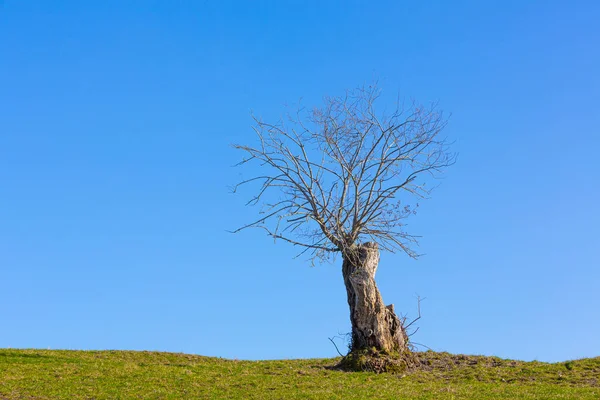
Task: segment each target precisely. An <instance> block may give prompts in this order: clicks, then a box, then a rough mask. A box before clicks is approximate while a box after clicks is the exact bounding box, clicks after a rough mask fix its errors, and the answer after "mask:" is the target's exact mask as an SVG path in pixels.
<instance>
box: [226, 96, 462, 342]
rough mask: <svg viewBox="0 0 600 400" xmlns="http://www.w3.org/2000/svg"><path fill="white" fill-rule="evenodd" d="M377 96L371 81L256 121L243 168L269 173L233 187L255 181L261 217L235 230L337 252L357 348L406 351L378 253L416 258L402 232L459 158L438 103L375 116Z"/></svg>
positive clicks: (315, 254) (318, 254) (324, 254)
mask: <svg viewBox="0 0 600 400" xmlns="http://www.w3.org/2000/svg"><path fill="white" fill-rule="evenodd" d="M379 98H380V90H379V89H378V88H377V86H376V85H373V86H368V87H361V88H358V89H355V90H352V91H349V92H347V93H346V94H345V95H344V96H341V97H326V98H325V99H324V106H323V107H321V108H316V109H314V110H312V111H306V110H305V109H299V110H298V112H297V113H296V114H295V115H294V116H288V118H287V119H286V120H285V121H280V122H278V123H275V124H270V123H267V122H264V121H262V120H261V119H258V118H255V117H254V122H255V126H254V130H255V132H256V134H257V136H258V143H257V145H255V146H254V147H253V146H246V145H235V146H234V147H235V148H237V149H239V150H242V151H243V152H244V153H245V158H244V159H243V160H242V161H241V162H240V163H239V165H244V164H247V163H250V162H256V163H258V164H259V165H260V166H261V167H262V168H261V171H264V173H263V174H261V175H258V176H253V177H252V178H250V179H246V180H243V181H242V182H240V183H238V184H237V185H236V186H235V189H236V190H237V188H239V187H240V186H242V185H248V184H256V185H257V186H256V188H257V192H256V195H255V196H254V197H253V198H251V199H250V201H249V202H248V203H247V204H248V205H259V206H260V207H261V211H260V218H258V219H257V220H255V221H253V222H251V223H249V224H247V225H244V226H242V227H241V228H239V229H238V230H237V231H236V232H238V231H240V230H243V229H247V228H259V229H262V230H264V231H265V232H266V233H267V235H269V236H271V237H273V238H274V239H280V240H283V241H286V242H289V243H291V244H293V245H295V246H299V247H300V248H301V252H300V254H305V253H308V254H310V256H311V259H312V260H313V261H314V260H315V259H321V260H323V259H327V258H329V257H330V256H332V255H334V254H336V253H341V256H342V260H343V263H342V274H343V277H344V283H345V285H346V291H347V294H348V304H349V306H350V320H351V323H352V343H351V349H352V350H360V349H364V348H372V347H375V348H376V349H378V350H382V351H386V352H390V351H399V352H404V351H408V347H407V346H408V337H407V334H406V330H405V328H404V327H403V326H402V322H401V320H400V319H399V318H398V316H397V315H396V313H395V312H394V306H393V305H389V306H387V307H386V306H385V305H384V303H383V300H382V298H381V294H380V293H379V290H378V289H377V285H376V284H375V272H376V270H377V267H378V263H379V250H380V249H381V250H386V251H391V252H395V251H402V252H404V253H406V254H407V255H408V256H410V257H413V258H416V257H417V256H418V254H417V253H416V252H415V250H414V245H416V244H417V239H418V238H417V237H416V236H413V235H411V234H409V233H407V232H406V231H405V220H406V218H407V217H409V216H410V215H412V214H414V213H415V208H416V207H417V206H418V203H417V204H412V203H411V202H410V201H411V200H413V201H414V200H418V199H422V198H426V197H427V196H428V195H429V193H430V192H431V187H430V184H431V181H432V178H434V179H435V178H437V177H439V175H440V173H441V172H442V171H443V169H444V168H445V167H447V166H449V165H451V164H452V163H453V162H454V159H455V156H454V154H452V153H450V152H449V143H448V142H447V140H446V139H445V138H443V137H441V135H440V133H441V131H442V130H443V128H444V127H445V126H446V122H447V120H446V119H445V118H444V117H443V115H442V113H441V112H439V111H438V110H437V105H436V104H433V105H431V106H429V107H423V106H420V105H417V104H416V103H411V104H409V105H408V106H405V105H404V104H402V103H401V102H400V101H397V102H396V104H395V106H394V108H393V110H391V112H385V111H383V112H378V111H376V109H375V104H376V103H377V101H378V99H379ZM428 183H429V184H428Z"/></svg>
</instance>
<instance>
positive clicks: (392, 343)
mask: <svg viewBox="0 0 600 400" xmlns="http://www.w3.org/2000/svg"><path fill="white" fill-rule="evenodd" d="M378 264H379V248H378V246H377V243H371V242H369V243H363V244H360V245H357V246H354V247H353V248H352V249H350V250H349V251H348V252H346V254H344V255H343V264H342V274H343V275H344V284H345V285H346V292H347V294H348V305H349V306H350V321H351V322H352V346H351V351H355V350H362V349H371V348H375V349H377V350H378V351H385V352H388V353H391V352H399V353H404V352H406V351H407V350H408V336H407V335H406V331H405V329H404V327H403V326H402V322H401V321H400V319H399V318H398V316H397V315H396V313H395V312H394V305H393V304H390V305H389V306H387V307H386V306H385V305H384V303H383V299H382V297H381V294H380V293H379V289H377V285H376V283H375V272H376V271H377V266H378Z"/></svg>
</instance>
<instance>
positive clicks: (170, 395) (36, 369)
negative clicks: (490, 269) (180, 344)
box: [0, 349, 600, 400]
mask: <svg viewBox="0 0 600 400" xmlns="http://www.w3.org/2000/svg"><path fill="white" fill-rule="evenodd" d="M419 357H420V358H421V360H422V363H423V368H422V369H421V370H419V371H416V372H411V373H404V374H389V373H385V374H374V373H367V372H342V371H337V370H335V369H332V368H331V367H332V366H334V365H335V364H336V363H337V362H338V361H339V359H314V360H285V361H235V360H224V359H219V358H210V357H201V356H194V355H188V354H173V353H157V352H134V351H67V350H13V349H0V399H2V400H5V399H96V400H99V399H186V398H194V399H197V398H200V399H213V398H214V399H319V398H322V399H404V398H406V399H600V357H597V358H588V359H582V360H576V361H570V362H568V363H557V364H547V363H541V362H522V361H511V360H502V359H499V358H495V357H482V356H461V355H450V354H447V353H434V352H425V353H420V355H419Z"/></svg>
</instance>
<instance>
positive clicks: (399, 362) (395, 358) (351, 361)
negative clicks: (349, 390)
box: [337, 348, 420, 374]
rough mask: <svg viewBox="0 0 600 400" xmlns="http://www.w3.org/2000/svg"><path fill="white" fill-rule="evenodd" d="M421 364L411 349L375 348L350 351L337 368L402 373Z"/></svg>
mask: <svg viewBox="0 0 600 400" xmlns="http://www.w3.org/2000/svg"><path fill="white" fill-rule="evenodd" d="M419 365H420V363H419V359H418V358H417V356H416V355H415V354H414V353H413V352H412V351H410V350H408V349H407V350H405V351H403V352H402V353H398V352H393V353H387V352H383V351H378V350H377V349H375V348H372V349H363V350H354V351H351V352H350V353H348V354H347V355H346V356H345V357H344V358H342V360H341V361H340V362H339V364H338V365H337V368H339V369H341V370H343V371H350V372H375V373H378V374H379V373H382V372H391V373H401V372H405V371H407V370H411V369H415V368H417V367H418V366H419Z"/></svg>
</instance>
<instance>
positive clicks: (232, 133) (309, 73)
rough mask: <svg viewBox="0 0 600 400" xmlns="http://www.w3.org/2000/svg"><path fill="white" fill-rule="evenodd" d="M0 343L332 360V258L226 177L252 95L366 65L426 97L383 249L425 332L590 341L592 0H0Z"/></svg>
mask: <svg viewBox="0 0 600 400" xmlns="http://www.w3.org/2000/svg"><path fill="white" fill-rule="evenodd" d="M0 4H2V5H0V283H1V285H2V288H1V290H0V319H1V321H2V328H1V329H0V347H19V348H23V347H26V348H32V347H38V348H69V349H138V350H141V349H145V350H163V351H177V352H179V351H181V352H189V353H196V354H202V355H211V356H222V357H228V358H242V359H245V358H249V359H263V358H291V357H294V358H296V357H326V356H333V355H335V349H334V348H333V347H332V345H331V344H330V343H329V341H328V340H327V338H328V337H331V336H334V335H336V334H337V333H338V332H347V331H349V329H350V326H349V325H350V324H349V317H348V308H347V307H348V306H347V303H346V298H345V289H344V287H343V282H342V278H341V271H340V269H341V266H340V265H339V260H338V262H337V263H335V264H331V265H329V264H327V265H321V266H318V267H315V268H311V267H309V265H308V264H307V263H306V262H304V261H303V260H293V259H292V257H293V256H294V255H295V254H296V252H295V249H294V248H292V247H290V246H287V245H285V244H283V243H278V244H276V245H273V243H272V241H271V240H269V239H268V238H266V237H265V236H264V235H263V234H262V233H260V232H258V231H256V232H252V231H248V232H244V233H242V234H239V235H231V234H229V233H227V232H226V230H228V229H233V228H236V227H238V226H239V225H240V224H241V223H243V222H248V221H250V220H251V218H252V217H253V216H254V215H255V213H256V210H255V209H252V208H246V207H244V206H243V204H244V202H245V200H246V199H245V198H243V197H240V196H237V195H233V194H231V193H230V192H229V190H228V186H229V185H231V184H233V183H235V182H236V181H237V180H238V179H239V177H240V174H241V173H242V171H240V170H239V169H235V168H232V167H231V166H232V165H233V164H234V163H235V162H236V161H237V160H238V159H239V157H240V154H237V153H236V152H235V150H233V149H232V148H231V147H230V144H231V143H234V142H241V143H250V142H251V141H252V140H253V138H254V136H253V132H252V131H251V129H250V127H251V120H250V116H249V115H250V111H251V110H253V111H254V112H255V113H256V114H258V115H262V116H264V117H265V118H266V119H274V118H277V117H278V116H279V115H280V114H281V113H282V112H283V111H284V105H285V104H287V103H294V102H296V101H297V100H298V99H299V98H301V97H302V98H303V102H304V103H305V104H309V105H312V104H319V102H320V100H321V97H322V96H323V95H336V94H340V93H341V92H342V91H343V90H345V89H347V88H352V87H355V86H357V85H361V84H363V83H369V82H371V81H372V80H373V79H379V81H380V83H381V86H382V87H383V88H384V90H385V91H386V92H385V93H386V94H389V95H390V96H392V95H395V94H396V93H397V92H400V93H401V94H402V96H405V97H407V98H410V97H414V98H416V99H418V100H419V101H421V102H428V101H432V100H439V101H440V106H441V108H442V109H444V110H445V111H448V112H451V113H452V118H451V121H450V125H449V126H448V128H447V130H446V133H447V134H448V136H450V137H451V138H453V139H454V140H456V144H455V150H456V151H458V152H459V153H460V155H459V160H458V163H457V164H456V165H455V166H454V167H453V168H451V169H450V170H449V173H448V175H447V178H446V179H445V180H444V182H443V184H442V186H441V187H440V188H439V189H438V190H437V191H436V192H435V193H434V195H433V197H432V199H430V200H428V201H426V202H425V203H423V204H422V205H421V208H420V213H419V214H418V215H417V216H416V217H415V218H414V219H413V220H412V221H411V222H410V229H411V232H412V233H414V234H418V235H422V236H423V239H422V241H421V246H420V248H419V251H421V252H423V253H426V256H424V257H422V258H421V259H419V260H418V261H413V260H410V259H409V258H408V257H406V256H404V255H402V254H397V255H384V256H383V258H382V262H381V265H380V269H379V272H378V280H379V283H380V288H381V290H382V293H383V296H384V300H385V301H386V303H395V305H396V309H397V310H402V311H404V312H406V313H408V314H409V316H414V315H415V308H416V300H415V295H416V294H419V295H420V296H422V297H426V300H425V301H424V302H423V304H422V308H423V318H422V320H421V321H419V325H420V327H421V328H420V331H419V332H418V333H417V334H416V336H415V340H416V341H417V342H420V343H424V344H426V345H428V346H429V347H431V348H433V349H435V350H444V351H450V352H460V353H476V354H488V355H498V356H501V357H511V358H519V359H526V360H530V359H539V360H545V361H555V360H565V359H571V358H577V357H585V356H598V355H600V341H598V338H599V337H600V318H599V317H600V311H599V310H600V268H599V267H600V258H599V255H598V250H599V249H600V211H599V204H600V156H599V155H598V154H599V152H600V111H599V106H600V45H599V44H600V27H599V24H598V21H599V20H600V2H597V1H593V0H590V1H569V2H567V1H487V2H482V1H452V2H450V1H429V2H419V1H410V2H408V1H406V2H405V1H378V2H374V1H252V2H243V1H218V2H217V1H166V0H165V1H141V0H140V1H122V0H119V1H117V0H109V1H85V2H82V1H60V0H53V1H27V0H20V1H16V0H5V1H4V2H0Z"/></svg>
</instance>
